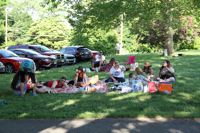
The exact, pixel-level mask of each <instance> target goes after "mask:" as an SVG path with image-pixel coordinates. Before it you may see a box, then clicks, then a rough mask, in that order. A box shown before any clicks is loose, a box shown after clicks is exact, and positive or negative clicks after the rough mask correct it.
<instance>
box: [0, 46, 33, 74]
mask: <svg viewBox="0 0 200 133" xmlns="http://www.w3.org/2000/svg"><path fill="white" fill-rule="evenodd" d="M24 60H31V59H28V58H22V57H19V56H18V55H16V54H15V53H13V52H11V51H9V50H3V49H2V50H0V62H2V63H3V64H4V66H5V72H7V73H12V72H15V71H18V70H19V68H20V63H21V62H22V61H24Z"/></svg>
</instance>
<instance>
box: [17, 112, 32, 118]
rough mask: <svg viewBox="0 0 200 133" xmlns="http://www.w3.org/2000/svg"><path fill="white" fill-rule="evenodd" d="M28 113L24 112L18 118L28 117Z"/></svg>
mask: <svg viewBox="0 0 200 133" xmlns="http://www.w3.org/2000/svg"><path fill="white" fill-rule="evenodd" d="M28 115H29V114H28V113H22V114H20V115H19V117H18V118H25V117H27V116H28Z"/></svg>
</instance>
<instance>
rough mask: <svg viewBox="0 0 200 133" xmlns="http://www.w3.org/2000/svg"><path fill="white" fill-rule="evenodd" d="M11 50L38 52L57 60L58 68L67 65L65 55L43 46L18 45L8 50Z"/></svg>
mask: <svg viewBox="0 0 200 133" xmlns="http://www.w3.org/2000/svg"><path fill="white" fill-rule="evenodd" d="M11 49H31V50H33V51H36V52H38V53H40V54H42V55H47V56H51V57H53V58H55V59H56V64H57V65H58V66H61V65H64V64H65V59H64V55H63V54H62V53H61V52H59V51H56V50H52V49H49V48H47V47H45V46H43V45H26V44H25V45H23V44H18V45H15V46H10V47H9V48H8V50H11Z"/></svg>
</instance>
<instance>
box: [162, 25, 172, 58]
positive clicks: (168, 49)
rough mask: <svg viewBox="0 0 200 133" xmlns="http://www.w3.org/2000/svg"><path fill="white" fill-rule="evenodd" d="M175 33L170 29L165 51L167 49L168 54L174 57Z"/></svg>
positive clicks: (167, 34) (166, 38)
mask: <svg viewBox="0 0 200 133" xmlns="http://www.w3.org/2000/svg"><path fill="white" fill-rule="evenodd" d="M173 36H174V31H173V29H172V28H169V29H168V31H167V32H166V37H165V41H164V49H167V54H168V55H172V54H173V53H174V42H173Z"/></svg>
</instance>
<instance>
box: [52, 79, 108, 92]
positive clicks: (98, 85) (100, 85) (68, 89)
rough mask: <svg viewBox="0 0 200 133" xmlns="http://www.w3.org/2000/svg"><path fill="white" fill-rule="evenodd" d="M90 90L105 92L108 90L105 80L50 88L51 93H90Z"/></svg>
mask: <svg viewBox="0 0 200 133" xmlns="http://www.w3.org/2000/svg"><path fill="white" fill-rule="evenodd" d="M90 92H97V93H106V92H108V86H107V84H106V83H105V82H102V81H98V82H97V83H96V84H94V85H88V86H85V87H79V88H77V87H75V86H68V87H66V88H57V89H54V90H51V93H54V94H55V93H67V94H70V93H90Z"/></svg>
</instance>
